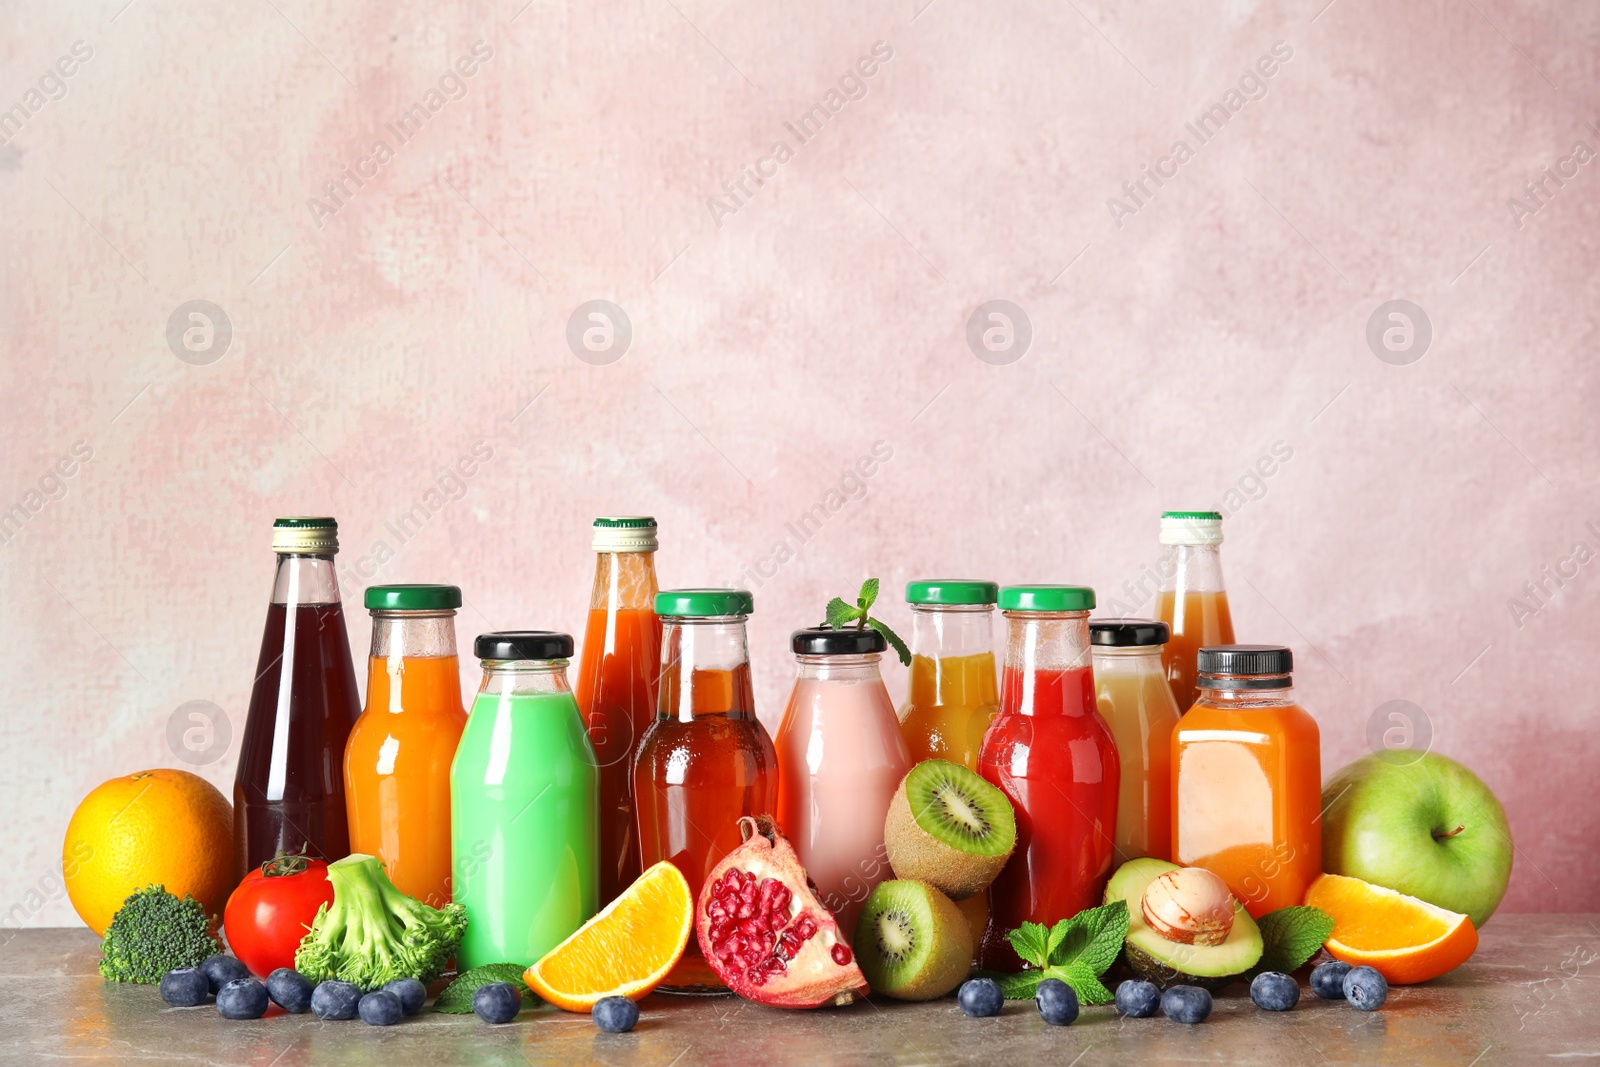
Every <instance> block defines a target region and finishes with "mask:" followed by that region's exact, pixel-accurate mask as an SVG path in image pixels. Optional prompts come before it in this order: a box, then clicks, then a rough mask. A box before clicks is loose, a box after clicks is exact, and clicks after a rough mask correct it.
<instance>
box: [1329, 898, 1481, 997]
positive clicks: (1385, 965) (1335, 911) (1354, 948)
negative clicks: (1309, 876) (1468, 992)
mask: <svg viewBox="0 0 1600 1067" xmlns="http://www.w3.org/2000/svg"><path fill="white" fill-rule="evenodd" d="M1306 903H1307V904H1309V905H1311V906H1312V907H1314V908H1321V909H1322V910H1323V911H1325V912H1327V913H1328V914H1329V915H1332V916H1333V936H1332V937H1330V938H1328V942H1327V945H1326V946H1324V947H1326V948H1327V950H1328V952H1329V953H1331V954H1332V955H1333V958H1334V959H1338V960H1343V961H1344V962H1346V963H1348V964H1351V965H1353V966H1360V965H1362V964H1366V965H1367V966H1368V967H1372V968H1374V969H1375V970H1377V972H1378V973H1379V974H1381V975H1383V977H1384V978H1386V979H1387V980H1388V981H1389V982H1390V983H1391V984H1393V985H1409V984H1411V983H1413V982H1426V981H1427V980H1428V979H1430V978H1437V977H1439V976H1440V975H1441V974H1444V973H1445V972H1446V971H1451V970H1454V969H1455V968H1457V967H1459V966H1460V965H1461V964H1462V963H1463V962H1465V961H1466V958H1467V957H1468V956H1470V955H1472V953H1473V951H1474V950H1475V949H1476V948H1477V947H1478V931H1477V930H1475V929H1474V928H1473V926H1472V920H1471V919H1469V918H1467V917H1466V916H1465V915H1462V914H1460V913H1458V912H1454V911H1446V910H1445V909H1443V908H1439V907H1435V906H1434V905H1432V904H1429V903H1428V902H1427V901H1425V900H1418V899H1417V898H1416V897H1408V896H1406V895H1405V894H1404V893H1397V892H1395V891H1394V890H1393V889H1385V888H1384V887H1383V886H1381V885H1373V884H1372V883H1371V882H1363V881H1362V880H1361V879H1359V878H1347V877H1345V876H1344V875H1339V874H1324V875H1322V876H1321V877H1319V878H1318V879H1317V880H1316V881H1315V882H1312V883H1311V888H1310V889H1308V890H1306Z"/></svg>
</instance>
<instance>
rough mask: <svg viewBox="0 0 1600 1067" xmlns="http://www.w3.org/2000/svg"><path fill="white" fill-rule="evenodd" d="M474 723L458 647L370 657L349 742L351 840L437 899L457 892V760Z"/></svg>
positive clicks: (407, 887)
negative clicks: (453, 819)
mask: <svg viewBox="0 0 1600 1067" xmlns="http://www.w3.org/2000/svg"><path fill="white" fill-rule="evenodd" d="M466 723H467V712H466V709H464V708H463V707H462V706H461V668H460V663H459V661H458V660H457V658H456V657H455V656H390V657H383V656H371V657H369V658H368V660H367V710H366V711H365V712H363V713H362V715H361V717H360V718H359V719H357V720H356V725H355V727H354V729H352V730H351V731H350V740H349V743H348V744H347V745H346V746H345V757H344V782H345V805H346V807H347V809H348V811H349V816H350V850H351V851H352V852H365V853H366V854H368V855H370V856H377V857H378V859H379V860H381V861H382V862H383V864H384V867H385V868H386V871H387V873H388V875H389V880H390V881H391V882H393V883H394V884H395V888H397V889H399V890H400V892H402V893H404V894H406V896H409V897H415V898H416V899H418V900H420V901H422V902H423V903H424V904H427V905H428V906H430V907H434V908H438V907H442V906H444V905H445V904H446V903H448V902H449V900H450V762H451V760H452V759H454V757H455V754H456V744H457V742H459V741H460V740H461V730H462V728H463V727H464V726H465V725H466Z"/></svg>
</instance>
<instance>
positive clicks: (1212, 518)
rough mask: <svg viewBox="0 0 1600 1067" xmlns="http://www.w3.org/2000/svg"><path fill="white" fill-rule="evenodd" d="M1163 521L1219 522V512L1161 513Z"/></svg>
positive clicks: (1220, 518) (1220, 514) (1220, 517)
mask: <svg viewBox="0 0 1600 1067" xmlns="http://www.w3.org/2000/svg"><path fill="white" fill-rule="evenodd" d="M1161 517H1162V518H1163V519H1194V520H1196V521H1199V522H1221V521H1222V512H1220V511H1163V512H1162V513H1161Z"/></svg>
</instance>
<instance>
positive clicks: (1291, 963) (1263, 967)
mask: <svg viewBox="0 0 1600 1067" xmlns="http://www.w3.org/2000/svg"><path fill="white" fill-rule="evenodd" d="M1256 925H1257V926H1259V927H1260V928H1261V945H1262V949H1261V962H1260V963H1259V964H1258V965H1257V966H1256V970H1257V971H1282V972H1283V973H1284V974H1289V973H1290V972H1292V971H1295V970H1298V969H1299V968H1300V967H1301V966H1302V965H1303V964H1304V963H1305V962H1306V961H1307V960H1309V959H1310V958H1311V957H1312V956H1315V955H1316V954H1317V950H1318V949H1319V948H1321V947H1322V943H1323V942H1324V941H1326V940H1328V938H1329V937H1331V936H1332V935H1333V916H1332V915H1329V914H1328V913H1327V912H1325V911H1323V910H1322V909H1321V908H1311V907H1300V906H1296V907H1288V908H1279V909H1278V910H1277V911H1273V912H1268V913H1267V914H1266V915H1263V916H1262V917H1261V918H1260V919H1259V920H1258V921H1257V922H1256Z"/></svg>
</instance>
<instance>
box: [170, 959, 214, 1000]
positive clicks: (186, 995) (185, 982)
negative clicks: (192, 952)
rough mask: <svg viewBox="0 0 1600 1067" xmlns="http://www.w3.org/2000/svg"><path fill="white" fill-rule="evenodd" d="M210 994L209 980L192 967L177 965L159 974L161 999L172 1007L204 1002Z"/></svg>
mask: <svg viewBox="0 0 1600 1067" xmlns="http://www.w3.org/2000/svg"><path fill="white" fill-rule="evenodd" d="M210 995H211V982H210V980H209V979H207V978H206V976H205V975H204V974H202V973H201V972H200V971H199V970H198V969H197V968H194V967H179V968H177V969H176V970H172V971H168V972H167V973H166V974H164V975H162V976H161V999H162V1000H164V1001H166V1002H167V1003H168V1004H171V1005H172V1006H173V1007H174V1008H192V1007H194V1006H195V1005H196V1004H204V1003H205V1002H206V997H208V996H210Z"/></svg>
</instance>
